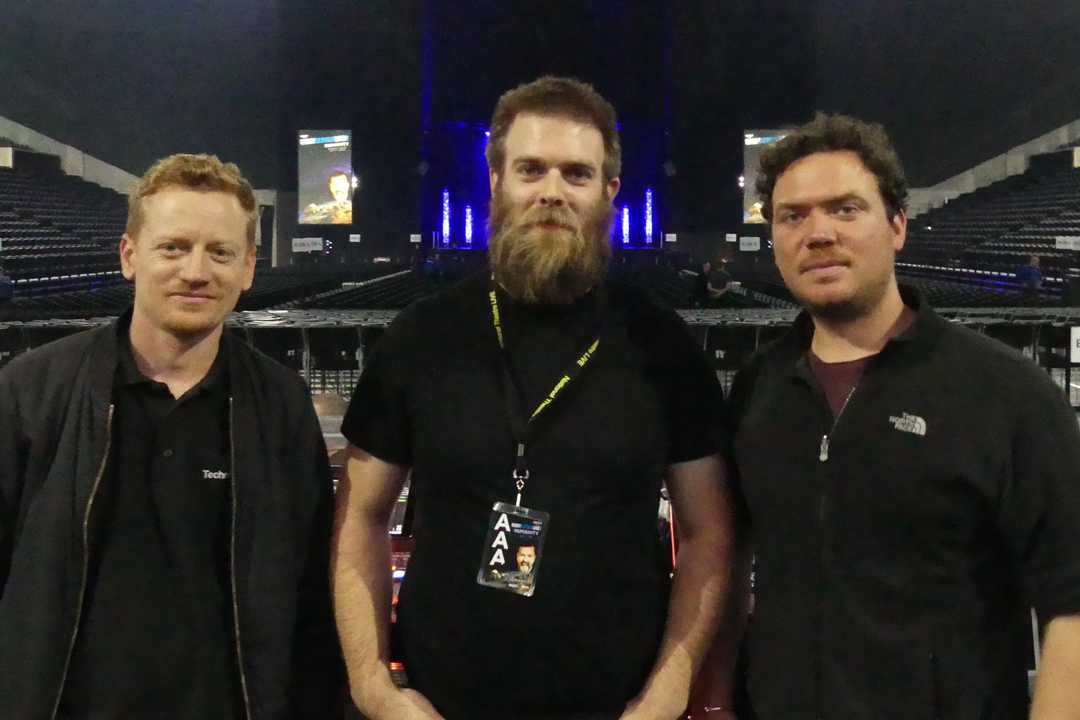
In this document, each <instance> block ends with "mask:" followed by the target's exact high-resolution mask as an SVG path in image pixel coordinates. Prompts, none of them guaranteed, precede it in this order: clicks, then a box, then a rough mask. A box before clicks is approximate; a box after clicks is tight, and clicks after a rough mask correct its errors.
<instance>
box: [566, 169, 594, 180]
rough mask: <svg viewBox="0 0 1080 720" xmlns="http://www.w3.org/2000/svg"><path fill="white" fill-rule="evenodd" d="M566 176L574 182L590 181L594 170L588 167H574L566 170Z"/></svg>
mask: <svg viewBox="0 0 1080 720" xmlns="http://www.w3.org/2000/svg"><path fill="white" fill-rule="evenodd" d="M566 176H567V177H568V178H569V179H570V180H571V181H573V182H588V181H589V180H591V179H592V176H593V172H592V170H591V169H589V168H587V167H581V166H577V167H572V168H570V169H569V170H567V171H566Z"/></svg>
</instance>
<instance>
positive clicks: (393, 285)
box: [287, 272, 442, 310]
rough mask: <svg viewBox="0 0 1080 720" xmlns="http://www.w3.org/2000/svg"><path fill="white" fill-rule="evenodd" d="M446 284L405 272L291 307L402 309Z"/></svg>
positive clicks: (313, 308) (293, 304)
mask: <svg viewBox="0 0 1080 720" xmlns="http://www.w3.org/2000/svg"><path fill="white" fill-rule="evenodd" d="M440 287H442V284H441V283H439V282H437V281H436V280H433V279H431V278H428V277H425V276H423V275H421V274H418V273H413V272H410V273H404V274H401V275H396V276H395V277H391V278H388V279H386V280H378V281H376V282H372V283H369V284H365V285H361V286H358V287H344V288H341V289H339V290H333V291H330V292H327V293H322V294H320V295H317V296H315V297H313V298H310V299H308V300H305V301H302V302H298V303H290V304H289V305H288V306H287V307H294V308H302V309H304V310H356V309H363V310H398V309H401V308H403V307H406V306H408V305H410V304H411V303H413V302H415V301H416V300H419V299H420V298H422V297H426V296H428V295H431V294H432V293H434V292H435V291H436V290H438V289H439V288H440Z"/></svg>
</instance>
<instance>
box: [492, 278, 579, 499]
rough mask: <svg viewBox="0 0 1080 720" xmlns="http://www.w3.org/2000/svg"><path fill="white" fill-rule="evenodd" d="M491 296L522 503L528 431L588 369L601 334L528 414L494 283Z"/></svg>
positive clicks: (527, 474)
mask: <svg viewBox="0 0 1080 720" xmlns="http://www.w3.org/2000/svg"><path fill="white" fill-rule="evenodd" d="M488 299H489V300H490V301H491V324H492V326H494V328H495V339H496V340H498V342H499V350H500V351H501V352H500V355H501V356H502V363H501V369H502V388H503V397H504V399H505V400H506V414H507V417H508V418H509V420H510V430H511V431H512V432H513V433H514V439H515V440H517V457H516V458H515V461H514V473H513V477H514V487H515V488H516V489H517V500H516V502H515V503H514V504H515V505H518V506H520V505H521V493H522V491H524V490H525V482H526V481H527V480H528V479H529V466H528V462H527V461H526V459H525V450H526V448H527V446H528V443H529V432H530V430H531V429H532V424H533V421H535V420H536V418H537V417H539V415H540V414H541V413H542V412H544V411H545V410H547V409H548V408H549V407H550V406H551V404H552V403H554V402H555V400H556V398H558V397H559V396H560V395H562V394H563V393H564V392H565V391H566V388H567V387H569V386H570V384H571V383H573V382H574V380H576V379H577V377H578V376H579V375H581V373H582V372H583V371H584V370H585V367H586V366H587V365H588V364H589V361H590V360H592V357H593V355H594V354H596V349H597V348H598V347H599V346H600V334H599V333H597V336H596V337H595V338H594V339H593V341H592V342H591V343H589V346H588V347H587V348H585V350H584V352H582V353H581V355H579V356H578V357H577V358H576V359H574V360H573V361H572V362H571V363H570V365H569V366H568V367H567V368H566V370H565V371H564V372H563V374H562V377H561V378H560V379H559V380H558V382H556V383H555V385H554V386H553V387H552V388H551V390H549V391H548V394H547V396H545V397H544V399H543V400H541V401H540V403H539V404H538V405H537V406H536V408H535V409H534V410H533V411H532V414H530V415H529V416H528V418H526V417H525V413H524V412H523V410H522V408H523V406H524V399H523V395H522V393H521V388H520V386H519V385H518V384H517V383H516V382H515V381H514V378H513V375H511V373H510V358H509V356H508V353H507V351H506V343H505V340H504V338H503V326H502V317H501V315H500V313H499V298H498V297H497V296H496V294H495V287H494V285H492V287H491V289H490V290H489V291H488Z"/></svg>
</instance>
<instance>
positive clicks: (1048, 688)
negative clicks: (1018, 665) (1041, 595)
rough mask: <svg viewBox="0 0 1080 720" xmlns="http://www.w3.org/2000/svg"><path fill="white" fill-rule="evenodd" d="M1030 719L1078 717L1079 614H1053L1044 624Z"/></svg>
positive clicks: (1079, 675)
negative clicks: (1048, 622) (1044, 634)
mask: <svg viewBox="0 0 1080 720" xmlns="http://www.w3.org/2000/svg"><path fill="white" fill-rule="evenodd" d="M1031 720H1080V615H1062V616H1059V617H1056V618H1054V619H1053V620H1052V621H1051V622H1050V624H1049V625H1048V626H1047V628H1046V638H1045V640H1044V641H1043V651H1042V661H1041V663H1040V665H1039V676H1038V678H1036V680H1035V698H1034V701H1033V702H1032V705H1031Z"/></svg>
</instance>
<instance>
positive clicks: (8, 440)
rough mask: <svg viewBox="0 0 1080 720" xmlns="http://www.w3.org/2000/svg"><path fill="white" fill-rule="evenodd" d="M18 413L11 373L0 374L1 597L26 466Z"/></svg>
mask: <svg viewBox="0 0 1080 720" xmlns="http://www.w3.org/2000/svg"><path fill="white" fill-rule="evenodd" d="M19 412H20V409H19V405H18V403H17V402H16V399H15V394H14V391H13V387H12V382H11V378H10V372H9V373H7V374H5V373H2V372H0V597H3V595H4V587H5V586H6V585H7V576H8V571H9V569H10V567H11V553H12V551H13V550H14V548H15V518H16V515H17V514H18V510H19V501H20V497H21V493H22V484H23V473H24V472H25V463H26V445H25V442H24V439H23V432H22V423H21V420H20V417H19Z"/></svg>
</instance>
